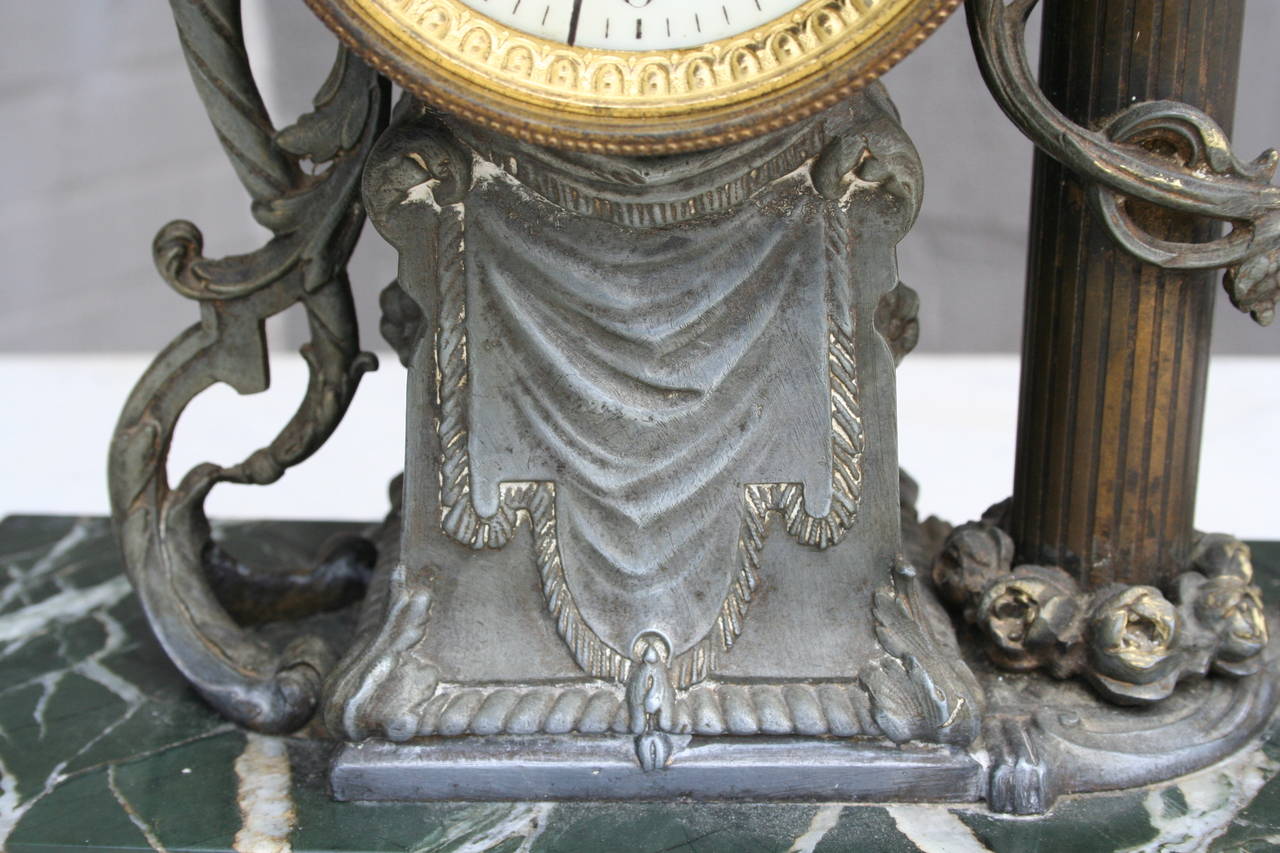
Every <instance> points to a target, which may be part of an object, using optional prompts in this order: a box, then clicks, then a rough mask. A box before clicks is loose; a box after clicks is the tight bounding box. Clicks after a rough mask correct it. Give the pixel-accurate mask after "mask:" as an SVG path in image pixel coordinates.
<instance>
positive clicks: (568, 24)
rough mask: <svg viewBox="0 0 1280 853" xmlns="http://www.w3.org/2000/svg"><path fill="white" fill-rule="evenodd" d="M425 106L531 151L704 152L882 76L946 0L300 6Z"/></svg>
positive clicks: (495, 0) (387, 1)
mask: <svg viewBox="0 0 1280 853" xmlns="http://www.w3.org/2000/svg"><path fill="white" fill-rule="evenodd" d="M307 3H308V5H310V6H311V8H312V9H313V10H314V11H315V12H316V14H318V15H319V16H320V18H321V19H322V20H324V22H325V23H326V24H328V25H329V27H330V28H331V29H333V30H334V31H335V32H336V33H338V35H339V36H340V37H341V38H342V39H343V40H344V41H345V42H346V43H347V44H348V45H350V46H351V47H352V48H353V49H355V50H356V51H357V52H358V53H359V54H360V55H361V56H363V57H364V58H365V59H366V61H368V62H369V63H370V64H371V65H373V66H374V67H375V68H377V69H378V70H379V71H382V72H383V73H384V74H387V75H388V76H390V77H391V78H392V79H394V80H395V81H396V82H397V83H399V84H400V85H402V86H404V87H405V88H406V89H408V90H409V91H411V92H413V93H414V94H416V95H418V96H419V97H422V98H423V99H425V100H427V101H430V102H432V103H435V104H436V105H437V106H439V107H441V108H443V109H446V110H448V111H450V112H453V113H455V114H457V115H459V116H460V117H462V118H465V119H467V120H470V121H473V122H477V123H479V124H482V125H485V126H487V127H490V128H492V129H494V130H498V131H500V132H504V133H508V134H510V135H512V136H516V137H519V138H521V139H524V140H526V141H530V142H534V143H537V144H541V145H553V146H560V147H565V148H576V149H582V150H589V151H596V152H608V153H619V154H667V153H674V152H678V151H687V150H692V149H697V148H709V147H712V146H716V145H725V144H728V143H731V142H735V141H738V140H742V139H746V138H749V137H751V136H755V135H758V134H761V133H764V132H767V131H769V130H773V129H776V128H779V127H782V126H784V125H786V124H788V123H790V122H793V121H797V120H799V119H801V118H804V117H806V116H809V115H812V114H813V113H815V112H817V111H818V110H821V109H824V108H826V107H829V106H831V105H833V104H834V103H835V102H836V101H837V100H839V99H841V98H844V97H847V96H849V95H850V94H852V93H853V92H854V91H856V90H857V89H859V88H861V87H862V86H865V85H866V84H867V83H869V82H871V81H872V80H874V79H875V78H876V77H878V76H879V75H880V74H883V73H884V72H885V71H887V70H888V69H889V68H890V67H892V66H893V64H894V63H896V62H897V61H898V60H900V59H901V58H902V57H903V56H905V55H906V54H907V53H908V52H909V51H910V50H911V49H912V48H914V47H915V46H916V45H917V44H919V43H920V42H921V41H923V39H924V38H925V37H926V36H927V35H928V34H929V33H931V32H932V31H933V30H934V29H936V28H937V26H938V25H939V24H940V23H941V22H942V21H943V19H944V18H945V17H946V15H947V14H949V13H950V12H951V11H952V10H953V9H954V8H955V7H956V6H957V5H959V3H960V0H307Z"/></svg>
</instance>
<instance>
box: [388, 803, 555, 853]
mask: <svg viewBox="0 0 1280 853" xmlns="http://www.w3.org/2000/svg"><path fill="white" fill-rule="evenodd" d="M554 810H555V803H510V804H507V803H485V804H476V805H473V806H468V807H466V808H464V809H462V810H460V811H459V812H457V813H455V814H451V815H450V816H449V824H448V826H445V827H443V828H442V829H441V830H440V831H439V832H435V833H432V834H431V835H430V836H428V837H427V838H425V839H423V841H422V843H421V844H419V845H418V846H417V847H415V848H414V849H413V853H436V851H445V850H448V851H449V853H484V851H486V850H491V849H493V848H494V847H496V846H497V845H499V844H502V843H503V842H504V841H509V840H511V839H513V838H519V839H521V841H520V846H519V847H517V848H516V849H515V850H514V851H513V853H529V851H530V850H532V849H533V843H534V842H535V841H537V840H538V836H540V835H542V833H543V831H544V830H545V829H546V828H547V825H548V824H549V823H550V822H551V813H552V812H553V811H554Z"/></svg>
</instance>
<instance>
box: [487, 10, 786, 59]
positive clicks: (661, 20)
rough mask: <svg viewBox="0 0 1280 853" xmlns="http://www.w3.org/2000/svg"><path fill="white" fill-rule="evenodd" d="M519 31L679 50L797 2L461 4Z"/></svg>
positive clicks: (593, 43)
mask: <svg viewBox="0 0 1280 853" xmlns="http://www.w3.org/2000/svg"><path fill="white" fill-rule="evenodd" d="M463 2H464V3H465V4H466V5H467V6H468V7H469V8H470V9H472V10H473V11H475V12H478V13H480V14H482V15H486V16H488V17H489V18H492V19H493V20H494V21H496V22H497V23H499V24H502V25H505V26H508V27H510V28H511V29H513V30H516V31H518V32H521V33H526V34H528V35H531V36H537V37H538V38H542V39H546V40H548V41H552V42H560V43H563V44H565V45H572V46H575V47H582V48H597V49H600V50H627V51H650V50H679V49H681V48H693V47H698V46H699V45H703V44H706V43H707V42H713V41H719V40H721V39H726V38H731V37H733V36H737V35H741V34H742V33H745V32H747V31H749V30H752V29H755V28H759V27H762V26H765V25H767V24H768V23H769V22H770V21H772V20H774V19H776V18H778V17H781V16H782V15H785V14H787V13H788V12H791V11H793V10H795V8H796V7H797V6H799V5H801V3H800V2H797V0H603V2H602V0H463Z"/></svg>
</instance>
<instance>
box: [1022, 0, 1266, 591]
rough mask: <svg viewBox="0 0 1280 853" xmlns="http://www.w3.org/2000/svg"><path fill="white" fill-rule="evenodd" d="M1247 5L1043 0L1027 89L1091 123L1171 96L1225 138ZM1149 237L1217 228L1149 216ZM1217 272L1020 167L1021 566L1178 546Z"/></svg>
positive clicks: (1080, 570)
mask: <svg viewBox="0 0 1280 853" xmlns="http://www.w3.org/2000/svg"><path fill="white" fill-rule="evenodd" d="M1243 15H1244V0H1046V3H1045V7H1044V20H1043V30H1042V48H1041V51H1042V52H1041V68H1040V76H1041V84H1042V86H1043V88H1044V90H1045V92H1046V93H1047V95H1048V96H1049V97H1050V99H1051V100H1052V101H1053V102H1054V104H1055V105H1056V106H1057V107H1058V108H1059V109H1061V110H1062V111H1063V112H1064V113H1065V114H1066V115H1067V116H1068V117H1070V118H1071V119H1073V120H1075V121H1076V122H1078V123H1080V124H1082V125H1085V126H1088V127H1094V126H1097V123H1098V122H1099V121H1100V120H1102V119H1105V118H1107V117H1109V116H1111V115H1113V114H1115V113H1116V112H1118V111H1119V110H1120V109H1121V108H1123V107H1125V106H1128V105H1129V104H1131V103H1133V102H1135V101H1143V100H1154V99H1162V98H1169V99H1175V100H1180V101H1185V102H1187V103H1190V104H1192V105H1195V106H1198V107H1200V108H1201V109H1203V110H1205V111H1206V112H1207V113H1208V114H1209V115H1211V116H1212V117H1213V118H1215V119H1216V120H1217V121H1218V122H1219V123H1220V124H1222V126H1223V127H1224V128H1225V129H1227V130H1228V131H1229V130H1230V127H1231V122H1232V118H1233V113H1234V109H1235V89H1236V77H1237V71H1238V66H1239V56H1240V40H1241V32H1242V24H1243ZM1141 217H1142V219H1141V221H1143V223H1144V224H1145V225H1146V226H1147V227H1148V228H1149V229H1150V231H1151V233H1153V234H1156V235H1162V236H1166V237H1168V238H1170V239H1176V240H1204V239H1206V238H1209V237H1210V236H1212V235H1213V234H1214V233H1215V230H1214V229H1215V225H1214V224H1213V223H1210V222H1206V221H1196V220H1192V219H1190V218H1188V217H1186V216H1183V215H1180V214H1172V213H1168V212H1164V211H1156V210H1154V209H1151V210H1144V211H1142V212H1141ZM1217 275H1218V273H1216V272H1174V271H1165V270H1160V269H1157V268H1156V267H1153V266H1148V265H1145V264H1142V263H1140V262H1138V261H1136V260H1134V259H1132V258H1131V257H1129V256H1128V255H1127V254H1125V253H1124V252H1123V251H1122V250H1121V249H1119V248H1117V247H1116V246H1115V244H1114V242H1113V241H1112V239H1111V237H1110V236H1109V235H1108V234H1107V233H1106V231H1105V230H1104V229H1103V228H1102V226H1101V225H1099V224H1098V222H1097V221H1096V219H1094V217H1093V215H1092V213H1090V211H1089V210H1088V208H1087V204H1086V193H1085V188H1084V185H1083V184H1082V183H1081V182H1080V181H1079V180H1078V179H1076V178H1075V177H1074V176H1073V175H1072V173H1071V172H1070V171H1069V170H1068V169H1066V168H1064V167H1063V166H1061V165H1059V164H1058V163H1057V162H1055V161H1054V160H1052V159H1051V158H1049V157H1047V156H1045V155H1043V154H1037V156H1036V161H1035V172H1034V183H1033V195H1032V219H1031V252H1030V258H1029V263H1028V277H1027V278H1028V281H1027V304H1026V317H1025V325H1024V328H1025V332H1024V334H1025V337H1024V341H1023V374H1022V391H1021V406H1020V410H1019V412H1020V414H1019V426H1018V447H1017V463H1016V471H1015V482H1014V493H1013V505H1012V510H1011V518H1010V521H1011V533H1012V535H1013V538H1014V540H1015V542H1016V543H1017V547H1018V552H1019V553H1018V556H1019V559H1020V561H1022V562H1039V563H1052V564H1057V565H1061V566H1064V567H1065V568H1067V569H1068V570H1069V571H1071V572H1072V573H1073V574H1075V575H1076V576H1077V577H1078V578H1079V579H1080V580H1081V581H1083V582H1084V583H1086V584H1087V585H1090V586H1096V585H1100V584H1103V583H1106V582H1109V581H1121V582H1126V583H1157V584H1158V583H1160V582H1161V581H1163V580H1165V579H1167V578H1168V577H1170V576H1171V575H1172V574H1174V573H1175V572H1177V571H1178V570H1180V568H1182V567H1183V566H1182V564H1183V563H1184V561H1185V558H1186V556H1187V551H1188V549H1189V545H1190V535H1191V529H1192V514H1193V511H1194V504H1195V490H1196V475H1197V468H1198V464H1199V456H1200V428H1201V421H1202V414H1203V408H1204V389H1205V378H1206V369H1207V366H1208V355H1209V336H1210V326H1211V321H1212V316H1213V301H1214V292H1215V288H1216V281H1215V280H1216V277H1217Z"/></svg>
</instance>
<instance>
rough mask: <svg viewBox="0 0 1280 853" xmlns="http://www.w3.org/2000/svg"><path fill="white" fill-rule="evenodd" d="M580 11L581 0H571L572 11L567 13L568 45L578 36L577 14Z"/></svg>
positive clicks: (571, 45) (571, 44)
mask: <svg viewBox="0 0 1280 853" xmlns="http://www.w3.org/2000/svg"><path fill="white" fill-rule="evenodd" d="M580 12H582V0H573V11H572V12H570V13H569V46H570V47H573V43H574V42H575V41H576V40H577V38H578V14H579V13H580Z"/></svg>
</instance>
